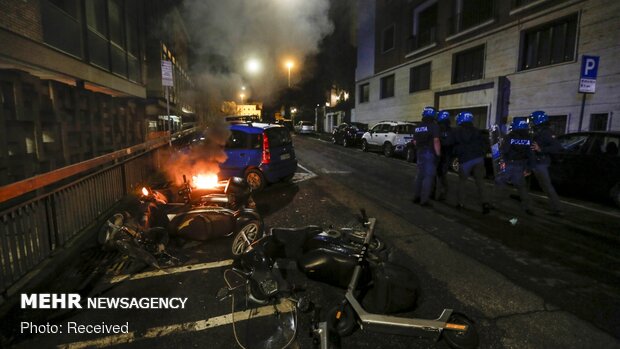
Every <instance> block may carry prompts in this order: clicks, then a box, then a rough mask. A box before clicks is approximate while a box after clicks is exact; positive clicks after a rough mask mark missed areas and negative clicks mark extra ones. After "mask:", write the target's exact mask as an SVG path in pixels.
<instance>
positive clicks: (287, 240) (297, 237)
mask: <svg viewBox="0 0 620 349" xmlns="http://www.w3.org/2000/svg"><path fill="white" fill-rule="evenodd" d="M322 231H323V229H321V227H319V226H316V225H309V226H306V227H301V228H271V236H272V238H273V239H274V240H275V241H277V242H278V243H280V244H282V245H283V246H284V249H285V254H286V257H288V258H296V257H298V256H300V255H301V253H302V250H303V245H304V244H305V243H306V241H307V240H308V239H309V238H311V237H312V236H315V235H317V234H320V233H321V232H322Z"/></svg>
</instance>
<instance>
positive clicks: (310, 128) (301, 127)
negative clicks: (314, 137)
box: [295, 121, 316, 134]
mask: <svg viewBox="0 0 620 349" xmlns="http://www.w3.org/2000/svg"><path fill="white" fill-rule="evenodd" d="M314 131H316V129H315V128H314V124H313V123H312V122H310V121H300V122H298V123H297V125H295V132H297V133H299V134H312V133H314Z"/></svg>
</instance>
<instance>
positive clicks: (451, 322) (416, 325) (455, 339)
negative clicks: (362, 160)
mask: <svg viewBox="0 0 620 349" xmlns="http://www.w3.org/2000/svg"><path fill="white" fill-rule="evenodd" d="M362 216H363V217H364V218H365V214H364V213H362ZM364 220H365V223H364V224H365V225H366V227H367V234H366V238H365V240H364V244H363V247H362V248H361V249H360V251H359V254H358V264H357V265H356V266H355V269H354V270H353V273H352V276H351V281H350V283H349V286H348V288H347V292H346V294H345V297H344V299H343V301H342V302H341V304H340V305H338V306H336V307H335V308H333V309H332V310H331V311H330V312H329V314H328V318H327V326H326V328H328V329H330V330H333V331H336V332H337V333H338V334H339V335H341V336H346V335H349V334H351V333H352V332H353V329H354V328H355V324H356V323H358V324H359V325H360V327H361V328H362V329H364V330H370V331H376V332H383V333H389V334H398V335H404V336H413V337H428V336H431V337H434V338H435V339H436V340H439V339H442V338H443V339H445V340H446V342H447V344H448V345H449V346H450V347H451V348H459V349H468V348H477V347H478V333H477V331H476V329H475V327H474V324H473V322H472V321H471V320H470V319H468V318H467V317H466V316H464V315H462V314H459V313H455V312H453V310H452V309H444V310H443V312H442V313H441V315H440V316H439V318H437V319H436V320H429V319H417V318H404V317H397V316H389V315H384V314H377V313H371V312H369V311H367V310H366V309H364V307H363V306H362V305H361V304H360V302H359V300H358V298H357V294H358V293H359V291H358V287H359V283H360V280H361V277H362V275H363V270H364V268H366V267H367V265H368V255H369V248H368V247H369V243H370V241H372V238H373V236H374V230H375V225H376V219H375V218H368V219H367V218H365V219H364ZM324 327H325V326H324ZM326 335H327V333H326V334H325V336H322V337H321V338H322V342H321V343H322V345H327V344H325V343H327V337H326Z"/></svg>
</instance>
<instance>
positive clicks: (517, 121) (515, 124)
mask: <svg viewBox="0 0 620 349" xmlns="http://www.w3.org/2000/svg"><path fill="white" fill-rule="evenodd" d="M529 121H530V120H529V119H528V118H527V117H525V116H516V117H514V118H513V119H512V123H511V124H510V127H511V129H512V130H527V129H529V128H530V122H529Z"/></svg>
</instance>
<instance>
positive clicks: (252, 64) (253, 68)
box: [245, 58, 261, 74]
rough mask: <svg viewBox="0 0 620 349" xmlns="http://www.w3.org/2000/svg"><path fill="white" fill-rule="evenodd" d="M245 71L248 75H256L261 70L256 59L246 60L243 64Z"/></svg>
mask: <svg viewBox="0 0 620 349" xmlns="http://www.w3.org/2000/svg"><path fill="white" fill-rule="evenodd" d="M245 70H246V71H247V72H248V73H250V74H257V73H259V72H260V70H261V64H260V61H259V60H258V59H256V58H251V59H248V60H247V61H246V62H245Z"/></svg>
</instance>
